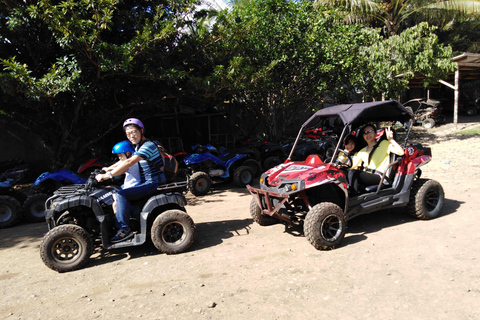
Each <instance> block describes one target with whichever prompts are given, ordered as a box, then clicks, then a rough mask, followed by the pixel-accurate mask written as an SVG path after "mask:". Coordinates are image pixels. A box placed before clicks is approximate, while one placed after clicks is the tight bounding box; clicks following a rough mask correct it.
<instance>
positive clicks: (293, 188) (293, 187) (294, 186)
mask: <svg viewBox="0 0 480 320" xmlns="http://www.w3.org/2000/svg"><path fill="white" fill-rule="evenodd" d="M284 188H285V191H286V192H290V191H296V190H297V189H298V186H297V184H296V183H292V184H286V185H285V187H284Z"/></svg>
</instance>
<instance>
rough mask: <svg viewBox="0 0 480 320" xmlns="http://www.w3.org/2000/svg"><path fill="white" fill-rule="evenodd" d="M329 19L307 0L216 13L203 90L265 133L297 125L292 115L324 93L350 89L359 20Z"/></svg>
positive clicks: (271, 135) (334, 95)
mask: <svg viewBox="0 0 480 320" xmlns="http://www.w3.org/2000/svg"><path fill="white" fill-rule="evenodd" d="M335 18H336V17H335V16H327V15H324V16H319V15H318V14H316V12H315V11H314V10H313V7H312V4H311V3H310V2H308V1H302V2H285V1H281V0H261V1H249V2H242V5H240V6H235V7H234V8H233V10H232V11H224V12H222V14H221V15H220V16H219V18H218V21H217V23H216V24H215V26H214V27H213V29H212V32H211V37H212V41H211V42H210V43H211V45H210V46H208V47H206V48H205V50H207V51H208V53H206V54H205V55H206V56H211V57H213V59H214V60H213V65H214V66H213V72H212V73H211V74H210V76H208V77H206V79H205V80H206V83H208V85H209V86H208V88H209V89H210V90H209V91H208V93H209V94H211V95H212V96H215V97H216V98H217V99H219V100H224V101H229V102H230V103H229V104H227V106H230V108H232V109H235V110H236V112H237V113H238V114H239V115H240V116H239V120H240V119H241V120H242V121H243V122H244V123H245V122H251V123H252V126H251V128H254V129H256V130H258V132H260V133H261V135H262V136H264V137H266V138H268V139H274V140H278V139H280V138H281V137H282V136H284V135H285V134H286V133H287V132H289V131H293V130H296V126H293V127H292V124H294V123H295V120H298V119H304V118H305V117H306V115H308V114H309V113H310V112H311V110H312V108H315V107H318V106H319V105H320V104H321V103H322V102H323V101H324V100H325V99H326V98H327V96H329V97H330V98H331V99H335V100H336V101H339V100H341V99H345V97H346V96H348V94H349V93H350V90H349V83H350V80H349V78H350V74H355V73H356V72H357V71H355V70H356V68H357V64H356V63H355V56H356V52H357V51H358V49H359V46H360V45H361V43H362V41H364V39H361V38H357V37H356V35H357V33H358V30H359V29H360V28H361V27H360V26H355V25H351V26H346V25H343V24H341V23H337V22H335V20H336V19H335ZM247 119H248V120H247Z"/></svg>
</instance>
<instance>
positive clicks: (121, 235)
mask: <svg viewBox="0 0 480 320" xmlns="http://www.w3.org/2000/svg"><path fill="white" fill-rule="evenodd" d="M132 236H133V232H132V230H130V228H128V229H120V230H118V232H117V234H116V235H115V236H114V237H113V238H112V239H110V242H111V243H117V242H121V241H124V240H127V239H128V238H131V237H132Z"/></svg>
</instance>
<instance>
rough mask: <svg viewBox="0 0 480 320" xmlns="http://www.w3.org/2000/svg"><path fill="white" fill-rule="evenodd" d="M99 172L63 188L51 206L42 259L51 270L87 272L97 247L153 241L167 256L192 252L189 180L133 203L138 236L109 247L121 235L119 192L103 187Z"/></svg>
mask: <svg viewBox="0 0 480 320" xmlns="http://www.w3.org/2000/svg"><path fill="white" fill-rule="evenodd" d="M97 173H98V172H97V171H95V172H93V173H92V174H91V176H90V177H89V179H88V180H87V182H86V183H85V184H74V185H69V186H64V187H61V188H60V189H58V190H57V191H55V192H54V195H53V196H52V197H51V198H49V199H48V200H47V201H46V203H45V207H46V210H45V217H46V220H47V224H48V228H49V230H50V231H49V232H48V233H47V234H46V235H45V236H44V238H43V241H42V244H41V246H40V255H41V257H42V260H43V262H44V263H45V265H46V266H47V267H49V268H51V269H53V270H55V271H58V272H67V271H72V270H76V269H79V268H81V267H83V266H84V265H85V264H86V263H87V262H88V260H89V258H90V256H91V255H92V253H93V250H94V243H100V244H101V247H102V248H103V249H105V250H111V249H115V248H124V247H132V246H138V245H141V244H143V243H145V242H146V241H147V239H148V237H149V236H150V237H151V241H152V242H153V244H154V245H155V247H156V248H157V249H158V250H160V251H161V252H163V253H166V254H176V253H181V252H184V251H185V250H187V249H188V248H189V247H190V245H191V244H192V243H193V241H194V237H195V224H194V222H193V220H192V218H191V217H190V216H189V215H188V214H187V213H186V210H185V205H186V203H187V202H186V199H185V197H184V195H183V193H184V192H186V190H187V185H188V181H181V182H172V183H169V184H167V185H161V186H159V187H158V190H157V193H156V194H155V195H153V196H151V197H150V198H147V199H144V200H140V201H138V202H135V203H133V204H132V207H133V208H134V209H133V211H134V213H133V214H132V215H131V218H130V227H131V228H132V229H133V231H134V235H133V237H132V238H131V239H128V240H125V241H123V242H118V243H115V244H113V243H110V242H109V239H110V238H111V237H112V236H113V235H114V234H115V231H116V230H115V228H114V225H115V215H114V213H113V210H112V203H113V200H114V199H113V194H114V192H115V191H116V190H117V189H118V187H117V186H105V185H102V184H98V183H97V182H96V180H95V175H96V174H97ZM97 239H98V241H94V240H97Z"/></svg>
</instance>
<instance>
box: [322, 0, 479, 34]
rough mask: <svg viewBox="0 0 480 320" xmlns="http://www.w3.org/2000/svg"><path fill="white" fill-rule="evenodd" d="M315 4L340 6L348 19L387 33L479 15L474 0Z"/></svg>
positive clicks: (342, 0) (363, 0) (324, 1)
mask: <svg viewBox="0 0 480 320" xmlns="http://www.w3.org/2000/svg"><path fill="white" fill-rule="evenodd" d="M315 5H316V7H318V8H321V7H327V8H335V9H337V8H340V10H342V11H343V12H344V13H345V14H346V16H345V21H347V22H348V23H358V22H360V23H365V24H367V25H370V26H383V27H384V28H385V29H386V33H387V34H388V35H389V36H393V35H396V34H398V33H399V32H400V31H401V30H402V25H403V26H404V27H409V26H411V24H409V22H410V21H413V22H414V23H418V22H422V21H426V22H430V23H432V24H435V23H438V22H440V24H441V25H443V24H446V23H447V22H448V21H451V20H452V19H453V18H455V17H459V16H468V15H471V14H474V15H478V12H479V10H480V3H479V2H478V1H475V0H467V1H463V0H442V1H430V0H360V1H356V0H316V2H315Z"/></svg>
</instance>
